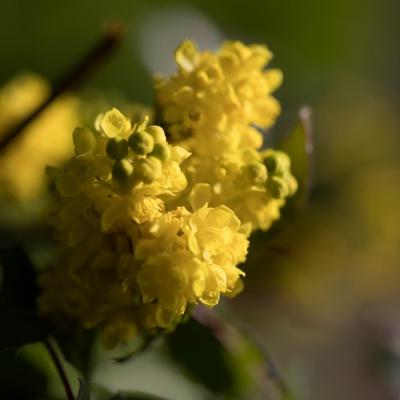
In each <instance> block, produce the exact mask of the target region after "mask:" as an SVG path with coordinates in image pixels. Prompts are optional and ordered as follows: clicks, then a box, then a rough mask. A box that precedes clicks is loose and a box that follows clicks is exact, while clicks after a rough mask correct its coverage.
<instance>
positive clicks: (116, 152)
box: [106, 137, 128, 160]
mask: <svg viewBox="0 0 400 400" xmlns="http://www.w3.org/2000/svg"><path fill="white" fill-rule="evenodd" d="M106 153H107V155H108V157H110V158H111V159H113V160H120V159H122V158H124V157H126V156H127V155H128V143H127V141H126V140H125V139H122V138H118V137H114V138H111V139H109V140H108V142H107V146H106Z"/></svg>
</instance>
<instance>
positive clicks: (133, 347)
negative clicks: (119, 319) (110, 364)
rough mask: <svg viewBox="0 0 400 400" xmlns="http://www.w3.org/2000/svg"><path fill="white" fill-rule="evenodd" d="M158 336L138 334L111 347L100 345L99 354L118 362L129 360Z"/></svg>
mask: <svg viewBox="0 0 400 400" xmlns="http://www.w3.org/2000/svg"><path fill="white" fill-rule="evenodd" d="M157 338H158V336H146V335H139V336H137V337H136V338H135V339H133V340H130V341H129V342H128V343H126V344H120V345H118V346H117V347H115V348H113V349H110V350H109V349H104V348H103V347H100V349H99V350H100V354H99V356H100V357H101V358H104V359H112V360H114V361H117V362H119V363H123V362H125V361H128V360H130V359H131V358H132V357H133V356H135V355H137V354H139V353H142V352H143V351H145V350H147V349H148V348H149V347H150V346H151V344H152V343H153V342H154V341H155V340H157Z"/></svg>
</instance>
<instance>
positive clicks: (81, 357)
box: [54, 329, 98, 381]
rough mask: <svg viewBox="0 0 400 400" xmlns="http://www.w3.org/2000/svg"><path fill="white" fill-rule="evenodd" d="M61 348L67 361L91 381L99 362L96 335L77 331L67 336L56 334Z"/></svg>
mask: <svg viewBox="0 0 400 400" xmlns="http://www.w3.org/2000/svg"><path fill="white" fill-rule="evenodd" d="M54 338H55V340H56V341H57V344H58V346H59V348H60V349H61V351H62V354H63V356H64V357H65V359H66V360H67V361H68V362H69V363H71V364H72V365H73V366H74V367H75V368H76V369H77V370H78V371H79V372H80V373H81V375H82V377H83V378H84V379H85V380H87V381H90V377H91V375H92V372H93V369H94V367H95V365H96V363H97V360H98V349H97V338H96V333H95V332H94V331H92V330H89V331H88V330H81V329H79V330H77V331H76V332H67V333H66V334H64V333H60V332H57V333H55V334H54Z"/></svg>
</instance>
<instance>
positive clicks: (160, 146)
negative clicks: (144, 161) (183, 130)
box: [150, 143, 171, 162]
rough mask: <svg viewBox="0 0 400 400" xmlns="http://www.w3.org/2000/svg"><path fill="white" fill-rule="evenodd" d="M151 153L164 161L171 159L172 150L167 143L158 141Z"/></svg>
mask: <svg viewBox="0 0 400 400" xmlns="http://www.w3.org/2000/svg"><path fill="white" fill-rule="evenodd" d="M150 155H151V156H153V157H156V158H158V159H159V160H160V161H162V162H164V161H168V160H169V159H170V157H171V150H170V148H169V146H168V144H167V143H156V144H155V145H154V148H153V151H152V152H151V153H150Z"/></svg>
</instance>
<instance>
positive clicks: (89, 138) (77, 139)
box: [72, 128, 97, 155]
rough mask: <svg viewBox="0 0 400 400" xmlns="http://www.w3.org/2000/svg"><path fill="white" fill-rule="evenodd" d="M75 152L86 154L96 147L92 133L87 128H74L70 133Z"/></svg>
mask: <svg viewBox="0 0 400 400" xmlns="http://www.w3.org/2000/svg"><path fill="white" fill-rule="evenodd" d="M72 140H73V142H74V147H75V153H76V154H77V155H81V154H86V153H89V152H90V151H93V150H95V149H96V146H97V142H96V138H95V136H94V133H93V132H92V131H91V130H90V129H89V128H75V130H74V132H73V133H72Z"/></svg>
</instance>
